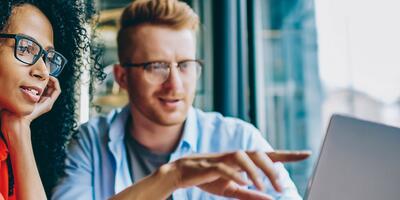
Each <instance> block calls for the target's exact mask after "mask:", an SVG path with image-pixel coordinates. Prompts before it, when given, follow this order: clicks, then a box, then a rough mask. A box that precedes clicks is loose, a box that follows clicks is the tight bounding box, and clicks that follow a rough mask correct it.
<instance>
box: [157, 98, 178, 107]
mask: <svg viewBox="0 0 400 200" xmlns="http://www.w3.org/2000/svg"><path fill="white" fill-rule="evenodd" d="M159 100H160V101H161V103H162V104H163V105H164V106H167V107H171V108H172V107H176V106H178V104H179V103H181V102H182V100H183V99H175V98H159Z"/></svg>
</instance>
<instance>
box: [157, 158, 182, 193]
mask: <svg viewBox="0 0 400 200" xmlns="http://www.w3.org/2000/svg"><path fill="white" fill-rule="evenodd" d="M152 176H154V180H155V181H156V182H157V184H156V185H158V186H159V188H162V192H163V193H164V194H166V196H167V197H168V196H169V195H171V194H172V193H173V192H174V191H175V190H177V189H179V171H178V170H177V169H176V166H175V165H174V163H167V164H164V165H162V166H161V167H160V168H159V169H158V170H157V171H156V172H155V173H154V174H153V175H152Z"/></svg>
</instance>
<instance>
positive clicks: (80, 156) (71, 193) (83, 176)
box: [51, 126, 94, 200]
mask: <svg viewBox="0 0 400 200" xmlns="http://www.w3.org/2000/svg"><path fill="white" fill-rule="evenodd" d="M89 141H90V140H89V135H88V130H87V127H82V126H81V128H80V133H79V136H78V138H76V139H72V141H71V142H70V144H69V145H68V148H67V157H66V160H65V169H64V173H65V175H64V177H63V178H62V179H61V180H60V181H59V182H58V184H57V186H56V187H55V188H54V190H53V194H52V197H51V199H53V200H71V199H73V200H93V199H94V188H93V184H92V179H93V177H92V170H93V167H92V163H93V162H92V159H93V158H92V156H91V155H92V154H91V149H92V148H91V145H90V142H89Z"/></svg>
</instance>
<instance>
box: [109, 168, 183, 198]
mask: <svg viewBox="0 0 400 200" xmlns="http://www.w3.org/2000/svg"><path fill="white" fill-rule="evenodd" d="M174 173H175V171H174V170H172V169H171V166H170V165H169V164H166V165H163V166H162V167H160V168H159V169H158V170H157V171H155V172H154V173H153V174H151V175H149V176H147V177H145V178H143V179H141V180H139V181H138V182H137V183H135V184H133V185H131V186H130V187H128V188H126V189H125V190H123V191H122V192H120V193H118V194H116V195H115V196H113V197H111V198H110V200H128V199H129V200H139V199H154V200H159V199H160V200H161V199H166V198H168V197H169V196H170V195H171V194H172V192H174V190H176V189H177V187H176V184H175V178H174V177H175V174H174Z"/></svg>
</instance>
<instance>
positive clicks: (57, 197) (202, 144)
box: [52, 107, 301, 200]
mask: <svg viewBox="0 0 400 200" xmlns="http://www.w3.org/2000/svg"><path fill="white" fill-rule="evenodd" d="M129 114H130V110H129V107H125V108H123V109H122V110H121V109H119V110H114V111H112V112H111V113H110V114H109V115H108V116H106V117H97V118H93V119H91V120H90V121H89V122H87V123H85V124H83V125H82V126H80V133H79V135H78V138H77V139H74V140H72V141H71V143H70V144H69V146H68V149H67V158H66V168H65V174H66V176H65V177H64V178H62V179H61V180H60V182H59V183H58V185H57V186H56V187H55V189H54V190H53V195H52V199H54V200H103V199H108V198H109V197H111V196H113V195H114V194H116V193H118V192H120V191H122V190H123V189H125V188H127V187H129V186H130V185H131V184H132V179H131V176H130V172H129V168H128V160H127V151H126V147H125V145H124V134H125V130H124V129H125V123H126V120H127V118H128V116H129ZM237 150H260V151H272V148H271V146H270V145H269V144H268V142H267V141H265V139H264V138H263V137H262V136H261V134H260V132H259V131H258V130H257V129H256V128H255V127H254V126H252V125H251V124H249V123H246V122H244V121H242V120H239V119H235V118H228V117H223V116H222V115H221V114H219V113H210V112H208V113H207V112H203V111H201V110H198V109H195V108H191V109H190V110H189V112H188V116H187V119H186V122H185V126H184V130H183V135H182V138H181V140H180V141H179V144H178V146H177V148H176V150H175V151H174V152H173V153H172V154H171V159H170V162H171V161H174V160H176V159H179V158H181V157H183V156H186V155H190V154H193V153H210V152H226V151H237ZM275 167H276V169H277V171H278V175H279V181H280V183H281V184H282V186H283V190H284V192H283V193H281V194H278V193H276V192H275V191H274V189H273V188H272V186H271V183H270V182H269V180H268V179H267V178H266V177H265V176H263V180H264V183H265V185H266V191H265V192H266V193H268V194H270V195H272V196H273V197H275V198H276V199H280V200H289V199H290V200H301V197H300V196H299V195H298V192H297V189H296V187H295V185H294V184H293V182H292V181H291V179H290V177H289V175H288V173H287V171H286V169H285V168H284V166H283V165H282V164H281V163H275ZM260 176H261V175H260ZM154 192H157V191H154ZM172 196H173V199H174V200H186V199H188V200H192V199H194V200H197V199H199V200H200V199H201V200H207V199H209V200H219V199H226V198H223V197H219V196H215V195H212V194H209V193H207V192H203V191H202V190H200V189H199V188H197V187H190V188H185V189H178V190H176V191H175V192H174V193H173V194H172Z"/></svg>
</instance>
